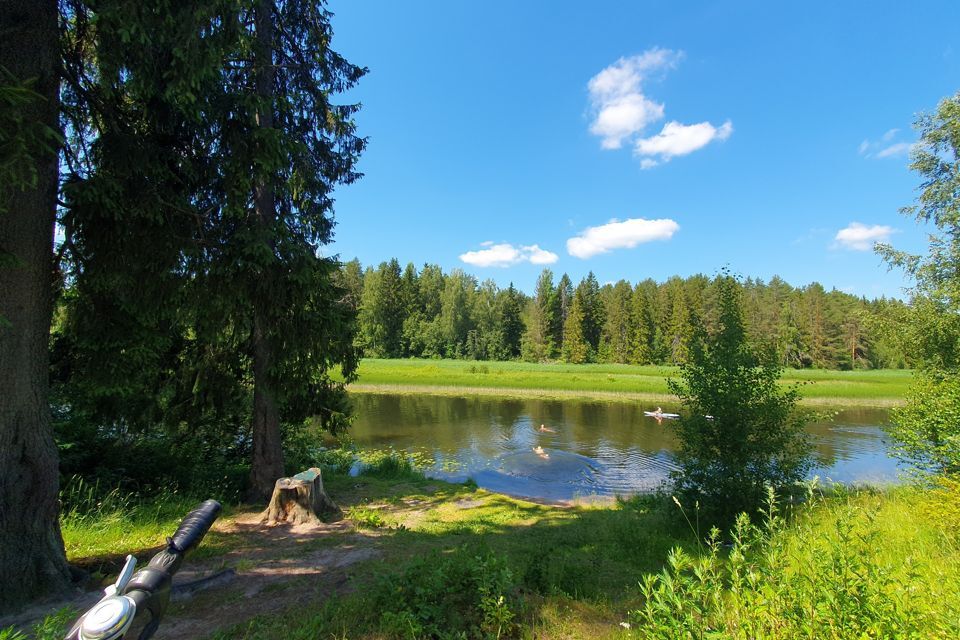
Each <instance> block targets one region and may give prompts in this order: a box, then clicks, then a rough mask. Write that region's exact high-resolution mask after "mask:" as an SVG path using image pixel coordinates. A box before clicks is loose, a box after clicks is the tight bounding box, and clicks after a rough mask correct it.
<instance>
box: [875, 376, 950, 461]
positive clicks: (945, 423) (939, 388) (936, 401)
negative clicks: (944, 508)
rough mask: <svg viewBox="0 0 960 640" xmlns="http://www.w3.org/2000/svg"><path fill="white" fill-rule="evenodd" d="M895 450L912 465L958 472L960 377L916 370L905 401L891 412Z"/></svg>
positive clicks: (891, 430) (891, 429)
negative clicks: (917, 371)
mask: <svg viewBox="0 0 960 640" xmlns="http://www.w3.org/2000/svg"><path fill="white" fill-rule="evenodd" d="M891 418H892V424H891V426H890V429H889V430H890V434H891V435H892V436H893V437H894V439H895V440H896V444H895V446H894V452H895V453H896V455H897V456H898V457H899V458H900V459H901V460H904V461H906V462H907V463H909V464H912V465H914V466H915V467H917V468H919V469H921V470H923V471H927V472H931V473H946V474H951V473H952V474H960V379H958V377H957V375H956V374H955V373H951V374H946V375H938V374H935V373H932V372H923V373H918V374H917V376H916V378H915V379H914V383H913V387H912V388H911V390H910V395H909V396H908V398H907V404H905V405H904V406H902V407H897V408H895V409H893V411H892V412H891Z"/></svg>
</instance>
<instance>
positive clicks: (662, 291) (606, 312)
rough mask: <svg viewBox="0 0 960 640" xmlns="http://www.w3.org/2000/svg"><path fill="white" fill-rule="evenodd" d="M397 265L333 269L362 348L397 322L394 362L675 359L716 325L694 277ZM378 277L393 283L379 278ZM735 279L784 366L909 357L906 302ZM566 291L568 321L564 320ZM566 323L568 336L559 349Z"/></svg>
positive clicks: (708, 296)
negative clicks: (503, 278) (529, 275)
mask: <svg viewBox="0 0 960 640" xmlns="http://www.w3.org/2000/svg"><path fill="white" fill-rule="evenodd" d="M395 263H396V261H395V260H393V261H391V262H389V263H387V262H384V263H381V265H380V267H379V268H377V269H372V268H368V269H367V273H366V276H365V277H360V275H359V274H360V273H361V271H360V264H359V262H357V261H356V260H354V261H351V262H349V263H347V265H345V266H344V267H343V270H342V272H341V274H340V275H339V276H338V279H339V281H341V282H343V283H344V284H346V285H347V286H348V287H349V288H350V291H351V294H350V299H351V300H355V301H359V303H360V338H359V343H360V344H361V345H362V346H363V348H364V350H365V353H366V355H368V356H373V357H383V354H385V353H387V350H385V347H384V344H385V343H384V340H385V336H387V335H394V334H395V333H396V327H395V325H396V323H398V322H399V323H400V324H401V325H402V328H401V330H400V334H401V338H400V341H399V347H397V346H396V341H392V342H390V341H388V342H390V344H392V345H393V346H391V347H390V348H389V349H388V350H389V351H391V352H392V353H395V354H396V355H394V356H393V357H399V358H408V357H428V358H466V359H473V360H512V359H515V358H518V357H519V358H521V359H523V360H524V361H527V362H549V361H551V360H555V359H561V360H563V361H566V362H603V363H624V364H625V363H632V364H655V363H670V364H673V363H680V362H682V361H683V360H684V359H686V357H687V355H688V351H689V344H690V341H691V339H692V336H693V333H694V330H695V327H696V326H697V324H698V323H700V322H702V323H703V324H705V325H706V326H707V327H711V326H712V325H713V324H715V323H716V309H717V303H716V288H715V287H714V285H713V284H712V283H711V282H710V280H709V279H708V278H706V277H705V276H702V275H694V276H691V277H689V278H686V279H682V278H679V277H673V278H670V279H669V280H667V281H666V282H664V283H661V284H657V283H656V282H654V281H653V280H650V279H647V280H644V281H642V282H640V283H638V284H637V285H636V286H635V287H633V288H631V286H630V283H628V282H626V281H624V280H621V281H619V282H617V283H616V284H612V285H611V284H607V285H604V286H602V287H601V286H599V284H598V283H597V281H596V278H595V277H594V276H593V275H592V274H588V275H587V277H585V278H584V279H583V280H582V281H581V282H580V283H579V284H578V285H577V287H576V288H574V287H573V283H571V281H570V278H569V276H567V275H566V274H563V275H562V276H561V278H560V280H559V282H558V283H557V285H556V286H554V284H553V273H552V272H551V271H550V270H549V269H544V270H543V272H541V274H540V276H539V278H538V279H537V284H536V287H535V290H534V294H533V296H532V297H530V298H528V297H527V296H525V295H523V294H522V293H521V292H520V291H518V290H516V289H515V288H514V287H513V285H510V286H508V287H507V288H506V289H498V288H497V286H496V285H495V284H494V282H493V281H492V280H487V281H484V282H482V283H478V282H477V280H476V279H475V278H472V277H470V276H468V275H466V274H464V273H462V272H460V271H456V272H454V273H451V274H448V275H445V274H444V273H443V272H442V270H441V269H440V267H438V266H437V265H429V264H428V265H424V266H423V268H422V269H421V272H420V273H419V274H418V273H417V271H416V269H415V268H414V266H413V265H412V264H408V265H407V267H406V268H405V269H404V271H403V275H402V277H401V276H398V274H399V264H395ZM385 270H386V271H385ZM348 271H349V273H347V272H348ZM385 280H386V281H389V282H392V283H394V284H393V285H390V286H389V287H387V286H384V285H383V284H382V283H383V282H384V281H385ZM397 283H398V284H397ZM743 286H744V295H745V320H744V322H745V325H746V330H747V335H748V338H749V341H750V342H751V343H752V344H754V345H757V346H760V345H763V346H765V347H770V348H772V349H774V350H775V352H776V354H777V358H778V360H779V362H780V363H781V364H783V365H784V366H791V367H804V368H821V369H873V368H905V367H907V366H909V365H910V363H911V362H912V360H911V358H912V353H911V349H910V348H909V345H907V347H906V348H905V347H904V343H903V341H902V339H901V335H900V333H899V332H898V330H897V328H898V327H899V325H900V323H901V322H902V320H903V312H904V310H905V309H906V306H905V305H904V304H903V303H902V302H900V301H897V300H886V299H880V300H874V301H867V300H866V299H862V298H857V297H855V296H852V295H849V294H846V293H842V292H840V291H836V290H834V291H829V292H828V291H825V290H824V288H823V287H822V286H820V285H819V284H816V283H814V284H812V285H809V286H807V287H803V288H800V289H794V288H793V287H791V286H789V285H788V284H786V283H785V282H783V280H781V279H780V278H777V277H774V278H772V279H771V280H770V282H769V283H764V282H763V281H760V280H752V279H748V280H747V281H746V282H745V283H744V285H743ZM387 290H389V291H387ZM575 298H579V302H578V304H577V306H578V309H577V310H576V313H577V314H578V317H579V323H578V325H579V326H578V327H576V328H574V327H573V326H571V325H570V324H569V322H568V320H569V316H570V314H571V312H572V311H574V310H573V306H574V301H575ZM881 319H882V320H883V321H882V322H881ZM571 331H573V332H574V333H573V334H571V335H570V338H569V339H570V340H572V343H571V344H569V345H565V342H566V341H567V339H568V338H567V336H566V334H565V332H566V333H570V332H571ZM571 358H573V359H571Z"/></svg>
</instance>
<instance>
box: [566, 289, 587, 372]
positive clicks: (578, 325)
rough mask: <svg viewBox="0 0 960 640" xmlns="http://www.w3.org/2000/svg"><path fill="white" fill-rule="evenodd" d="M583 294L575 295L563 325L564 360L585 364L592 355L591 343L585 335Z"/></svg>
mask: <svg viewBox="0 0 960 640" xmlns="http://www.w3.org/2000/svg"><path fill="white" fill-rule="evenodd" d="M583 318H584V313H583V296H582V295H580V296H578V295H574V296H573V302H572V303H571V304H570V310H569V312H568V313H567V319H566V321H565V322H564V325H563V352H562V357H563V360H564V362H569V363H571V364H583V363H584V362H587V360H588V359H589V357H590V345H588V344H587V341H586V338H585V337H584V335H583Z"/></svg>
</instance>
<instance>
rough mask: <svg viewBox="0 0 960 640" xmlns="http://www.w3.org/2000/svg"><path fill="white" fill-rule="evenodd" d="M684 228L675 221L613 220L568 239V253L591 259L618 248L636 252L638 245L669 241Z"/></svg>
mask: <svg viewBox="0 0 960 640" xmlns="http://www.w3.org/2000/svg"><path fill="white" fill-rule="evenodd" d="M678 229H680V225H678V224H677V223H676V222H674V221H673V220H669V219H661V220H645V219H643V218H630V219H628V220H623V221H622V222H621V221H619V220H616V219H614V220H611V221H610V222H608V223H607V224H603V225H600V226H599V227H588V228H587V229H584V230H583V231H582V232H581V233H580V235H578V236H576V237H573V238H570V239H569V240H567V252H568V253H569V254H570V255H572V256H575V257H577V258H582V259H587V258H590V257H592V256H595V255H597V254H599V253H608V252H610V251H612V250H614V249H632V248H634V247H635V246H637V245H638V244H642V243H644V242H652V241H654V240H669V239H670V238H671V237H673V234H674V233H676V232H677V230H678Z"/></svg>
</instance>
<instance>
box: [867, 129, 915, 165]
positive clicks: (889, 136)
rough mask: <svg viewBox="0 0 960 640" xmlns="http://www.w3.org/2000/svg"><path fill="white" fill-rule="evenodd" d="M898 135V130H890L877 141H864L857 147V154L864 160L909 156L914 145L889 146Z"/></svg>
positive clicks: (907, 143) (897, 143)
mask: <svg viewBox="0 0 960 640" xmlns="http://www.w3.org/2000/svg"><path fill="white" fill-rule="evenodd" d="M898 133H900V129H890V130H889V131H887V132H886V133H884V134H883V135H882V136H880V139H879V140H864V141H863V142H861V143H860V146H859V147H857V153H859V154H860V155H862V156H863V157H864V158H896V157H898V156H908V155H910V152H911V151H913V148H914V146H916V143H914V142H894V143H893V144H890V143H891V141H892V140H893V139H894V138H896V137H897V134H898Z"/></svg>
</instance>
